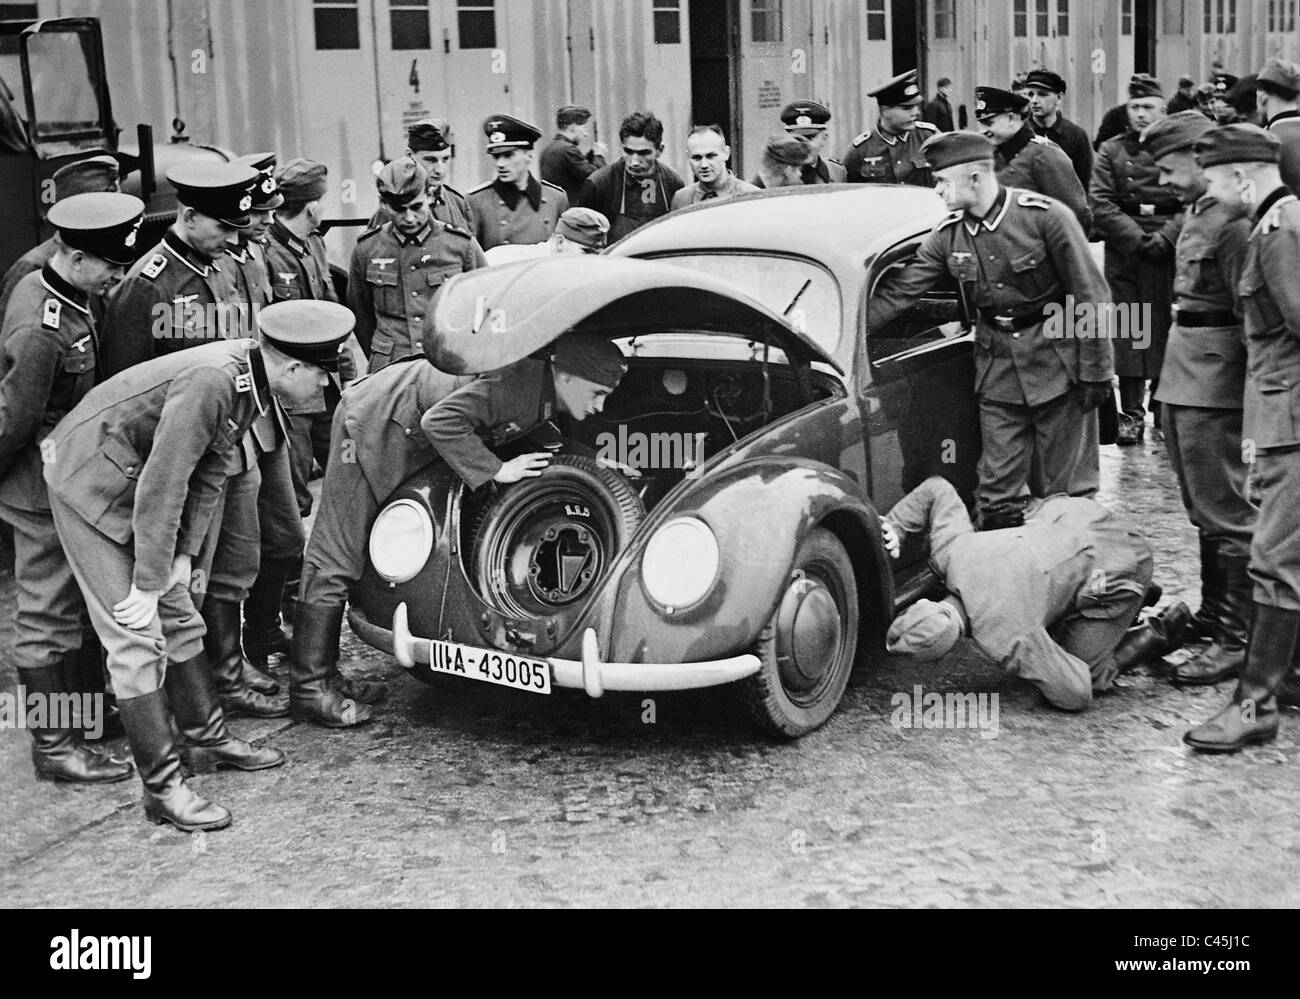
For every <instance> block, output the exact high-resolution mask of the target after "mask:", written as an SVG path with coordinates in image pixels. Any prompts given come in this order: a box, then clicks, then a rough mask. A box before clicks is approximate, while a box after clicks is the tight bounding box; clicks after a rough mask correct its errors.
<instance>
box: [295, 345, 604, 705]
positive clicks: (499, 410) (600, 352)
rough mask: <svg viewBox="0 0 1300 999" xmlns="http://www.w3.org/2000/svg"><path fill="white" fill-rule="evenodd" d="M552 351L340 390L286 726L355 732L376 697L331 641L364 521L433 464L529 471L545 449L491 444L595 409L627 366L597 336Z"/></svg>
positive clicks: (502, 479) (387, 371) (426, 369)
mask: <svg viewBox="0 0 1300 999" xmlns="http://www.w3.org/2000/svg"><path fill="white" fill-rule="evenodd" d="M552 351H553V353H552V356H551V357H550V358H548V359H545V360H543V359H539V358H535V357H527V358H524V359H523V360H521V361H517V362H515V363H514V364H511V365H509V366H508V367H505V368H502V369H501V370H499V371H493V372H490V373H488V374H485V375H483V376H481V377H479V378H475V379H473V380H470V379H467V378H464V377H455V376H452V375H448V374H446V373H444V372H442V371H439V370H438V369H437V368H435V367H433V365H431V364H430V363H429V362H428V361H426V360H425V359H424V358H423V357H419V356H417V357H412V358H407V359H405V360H403V361H399V362H397V363H394V364H392V365H390V366H389V367H387V368H384V369H383V370H382V371H379V372H378V373H376V374H373V375H370V376H368V377H366V378H362V379H360V380H359V381H356V382H354V383H353V384H352V385H351V386H350V387H349V388H348V389H347V390H346V391H345V392H344V393H343V398H342V401H341V402H340V404H339V407H338V410H337V411H336V412H335V414H334V424H333V427H332V429H331V434H330V460H329V462H328V464H327V465H326V469H325V482H324V484H323V485H322V487H321V497H320V509H319V511H318V512H317V514H316V523H315V526H314V527H313V529H312V533H311V538H310V540H309V541H308V542H307V552H306V555H305V556H304V561H303V573H302V588H301V591H300V593H299V603H298V610H297V614H296V616H295V618H294V629H293V649H292V651H291V653H290V656H289V684H290V686H289V703H290V713H291V714H292V716H293V717H294V718H295V719H296V720H299V721H312V722H316V723H317V724H320V725H325V726H328V727H330V728H348V727H350V726H353V725H359V724H361V723H362V722H365V721H368V720H369V719H370V717H371V710H370V707H369V706H368V705H369V704H372V703H375V702H376V701H378V700H379V699H380V698H382V696H383V693H384V692H383V688H382V686H381V685H380V684H373V683H358V682H356V681H353V680H350V679H348V678H346V677H344V676H343V674H342V673H340V672H339V670H338V658H339V636H340V631H341V629H342V625H343V613H344V609H345V606H346V604H347V599H348V594H349V592H350V591H351V589H352V588H353V587H354V586H355V585H356V584H357V581H358V580H359V579H360V577H361V573H362V571H363V568H364V566H365V558H366V539H367V536H368V532H369V529H370V524H371V523H372V522H373V521H374V519H375V516H376V514H377V513H378V512H379V505H380V503H382V502H383V500H384V499H385V498H386V497H387V496H388V495H389V494H390V493H391V492H392V491H393V490H394V489H395V488H396V487H397V486H398V484H400V483H401V482H403V481H405V480H406V479H407V478H409V477H410V476H411V475H413V474H414V473H415V472H417V471H419V470H420V469H421V468H423V467H425V466H426V465H428V464H430V463H431V462H434V461H437V460H438V459H439V458H441V459H442V460H443V461H445V462H446V463H447V464H448V465H449V466H451V468H452V470H453V471H455V472H456V474H457V475H459V476H460V477H461V478H462V479H464V481H465V484H466V485H467V486H468V487H469V488H471V489H477V488H479V487H480V486H482V485H484V484H486V483H487V482H488V481H489V480H490V481H493V482H497V483H501V484H506V483H511V482H518V481H519V480H521V479H525V478H534V477H536V476H539V475H541V474H542V470H543V469H544V468H545V467H546V466H547V464H548V462H549V461H550V454H549V453H547V452H534V453H529V454H521V455H519V456H518V457H516V458H512V459H511V460H510V461H505V462H503V461H502V460H501V459H500V458H498V457H497V456H496V455H495V454H493V453H492V451H491V450H490V449H489V448H490V447H500V446H502V445H504V444H507V443H509V442H510V441H513V440H516V439H518V438H520V437H523V436H525V435H526V434H528V433H530V432H531V431H533V430H535V429H537V428H538V427H539V426H541V425H543V424H545V423H547V422H548V421H549V420H550V419H551V418H552V417H553V416H554V415H555V414H557V413H567V414H568V415H569V416H570V417H572V418H573V419H575V420H582V419H586V417H588V416H591V415H593V414H595V413H599V412H600V411H601V409H602V408H603V407H604V405H605V398H606V397H607V396H608V395H609V394H610V393H611V392H612V391H613V390H614V389H615V388H616V387H617V386H618V383H619V381H620V380H621V379H622V377H623V374H624V373H625V372H626V371H627V362H626V361H625V360H624V359H623V354H622V352H621V351H620V350H619V349H618V347H616V346H615V345H614V344H613V343H611V342H610V341H609V340H606V339H605V338H604V337H599V336H595V335H592V334H587V333H565V334H564V335H562V336H561V337H559V338H558V339H557V340H556V341H555V343H554V345H553V347H552Z"/></svg>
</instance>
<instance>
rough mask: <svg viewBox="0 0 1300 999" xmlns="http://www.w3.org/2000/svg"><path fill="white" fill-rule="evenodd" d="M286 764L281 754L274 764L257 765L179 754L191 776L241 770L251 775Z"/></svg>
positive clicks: (213, 757) (214, 757)
mask: <svg viewBox="0 0 1300 999" xmlns="http://www.w3.org/2000/svg"><path fill="white" fill-rule="evenodd" d="M288 762H289V758H288V757H287V756H285V755H283V754H281V756H280V758H279V759H278V760H275V761H274V762H271V763H258V764H246V763H240V762H237V761H235V760H231V759H228V758H225V757H216V756H211V755H208V754H204V753H200V754H198V755H197V756H196V755H195V754H193V753H192V752H186V753H182V754H181V763H182V764H184V766H185V769H186V770H188V771H189V772H190V773H192V774H212V773H216V772H217V771H218V770H242V771H244V772H245V773H253V772H254V771H257V770H274V769H275V768H276V767H282V766H284V765H285V764H286V763H288Z"/></svg>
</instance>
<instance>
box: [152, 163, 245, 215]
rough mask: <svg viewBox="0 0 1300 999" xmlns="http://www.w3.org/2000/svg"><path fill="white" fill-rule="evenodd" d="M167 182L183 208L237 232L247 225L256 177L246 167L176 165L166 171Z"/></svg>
mask: <svg viewBox="0 0 1300 999" xmlns="http://www.w3.org/2000/svg"><path fill="white" fill-rule="evenodd" d="M167 180H168V181H170V182H171V185H172V187H174V188H176V200H177V201H179V202H180V203H181V204H182V205H187V206H188V207H190V208H193V209H194V210H195V211H196V212H201V213H203V214H204V215H206V216H208V217H209V218H213V219H216V220H217V221H218V222H220V223H222V224H223V225H227V226H232V227H234V228H236V229H244V228H246V227H247V226H248V225H249V223H250V221H251V220H250V219H249V217H248V210H249V209H250V208H252V207H253V189H254V188H255V187H256V186H257V181H258V176H257V171H256V170H254V169H253V168H252V167H251V166H248V165H247V164H246V163H210V162H201V163H199V162H194V163H177V164H176V165H175V166H173V167H169V168H168V170H167Z"/></svg>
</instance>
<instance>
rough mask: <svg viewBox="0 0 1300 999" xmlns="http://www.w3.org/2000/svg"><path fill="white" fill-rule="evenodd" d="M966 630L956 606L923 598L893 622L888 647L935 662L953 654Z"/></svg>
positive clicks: (886, 636)
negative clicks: (953, 649) (952, 651)
mask: <svg viewBox="0 0 1300 999" xmlns="http://www.w3.org/2000/svg"><path fill="white" fill-rule="evenodd" d="M963 630H964V629H963V618H962V613H961V611H959V610H958V609H957V607H956V606H955V605H954V604H953V603H951V602H949V601H947V600H940V601H934V600H927V599H925V598H922V599H920V600H918V601H917V602H916V603H914V604H912V605H911V606H910V607H908V608H907V610H905V611H903V613H901V614H899V615H898V617H896V618H894V620H893V622H892V623H891V624H890V625H889V630H888V632H887V633H886V635H885V647H886V648H887V649H888V650H889V651H890V652H897V653H900V654H902V655H911V656H916V657H917V658H918V659H921V660H923V661H926V662H933V661H934V660H936V659H942V658H943V657H944V656H945V655H947V654H948V653H949V652H950V651H951V650H952V647H953V646H954V645H956V644H957V639H959V638H961V634H962V631H963Z"/></svg>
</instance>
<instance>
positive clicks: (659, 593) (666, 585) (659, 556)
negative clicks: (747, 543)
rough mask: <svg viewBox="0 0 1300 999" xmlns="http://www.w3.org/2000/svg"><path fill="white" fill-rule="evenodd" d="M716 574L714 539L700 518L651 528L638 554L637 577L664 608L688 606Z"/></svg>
mask: <svg viewBox="0 0 1300 999" xmlns="http://www.w3.org/2000/svg"><path fill="white" fill-rule="evenodd" d="M717 577H718V539H717V538H715V537H714V536H713V531H711V530H710V529H709V526H708V525H707V524H706V523H704V521H702V520H697V519H696V518H694V517H678V518H677V519H675V520H670V521H669V522H668V523H666V524H664V526H663V527H661V528H659V530H657V531H655V533H654V536H653V537H651V539H650V543H649V544H648V545H646V549H645V554H644V555H643V556H642V557H641V580H642V582H643V583H644V584H645V589H646V592H647V593H648V594H650V597H651V599H653V600H654V601H655V602H657V603H659V604H662V605H663V606H665V607H671V608H682V607H690V606H692V605H693V604H696V603H699V602H700V601H701V600H703V599H704V595H705V594H706V593H708V592H709V590H710V588H712V586H713V583H714V580H716V579H717Z"/></svg>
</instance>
